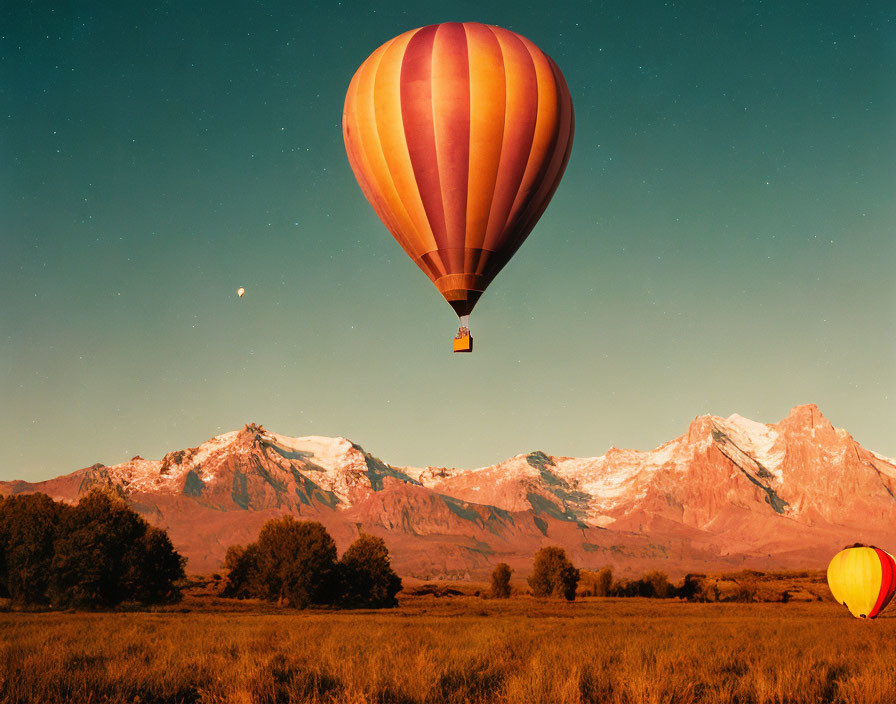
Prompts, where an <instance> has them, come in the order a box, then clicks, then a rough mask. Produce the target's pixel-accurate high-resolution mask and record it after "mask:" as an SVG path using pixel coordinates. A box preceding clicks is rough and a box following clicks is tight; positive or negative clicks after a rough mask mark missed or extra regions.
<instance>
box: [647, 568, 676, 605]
mask: <svg viewBox="0 0 896 704" xmlns="http://www.w3.org/2000/svg"><path fill="white" fill-rule="evenodd" d="M641 582H642V583H643V585H644V588H643V589H642V591H643V592H644V593H643V596H648V597H653V598H656V599H665V598H666V597H668V596H671V594H672V585H671V584H669V577H668V575H667V574H666V573H665V572H659V571H657V572H648V573H647V574H645V575H644V576H643V577H642V578H641Z"/></svg>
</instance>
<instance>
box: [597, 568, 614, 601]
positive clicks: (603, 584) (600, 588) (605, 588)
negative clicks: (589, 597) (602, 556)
mask: <svg viewBox="0 0 896 704" xmlns="http://www.w3.org/2000/svg"><path fill="white" fill-rule="evenodd" d="M612 591H613V568H612V567H604V568H603V569H602V570H600V571H599V572H598V573H597V577H596V578H595V580H594V595H595V596H610V594H611V592H612Z"/></svg>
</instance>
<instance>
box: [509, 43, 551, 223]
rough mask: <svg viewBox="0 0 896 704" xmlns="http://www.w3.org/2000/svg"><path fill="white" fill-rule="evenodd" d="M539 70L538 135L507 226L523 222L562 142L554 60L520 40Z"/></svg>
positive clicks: (533, 139) (536, 124)
mask: <svg viewBox="0 0 896 704" xmlns="http://www.w3.org/2000/svg"><path fill="white" fill-rule="evenodd" d="M520 39H521V41H522V42H523V44H524V45H525V46H526V49H527V50H528V51H529V55H530V56H531V57H532V63H533V65H534V66H535V74H536V76H537V79H538V113H537V118H536V121H535V134H534V135H533V137H532V148H531V150H530V151H529V160H528V162H527V164H526V171H525V172H524V174H523V180H522V181H521V182H520V187H519V190H518V192H517V194H516V198H515V200H514V202H513V207H512V208H511V209H510V213H509V215H508V217H507V223H506V224H505V227H506V226H509V225H510V224H511V223H514V222H516V221H517V220H518V219H523V218H521V215H520V214H521V213H522V212H523V211H525V210H526V209H527V208H528V207H529V205H530V204H531V203H532V201H533V199H534V198H535V195H536V192H537V190H538V186H539V184H540V183H541V182H542V180H543V179H544V174H545V172H546V171H547V168H548V166H549V165H550V162H551V156H552V155H553V153H554V150H555V149H556V146H557V140H558V139H559V138H560V104H561V96H560V91H559V86H558V84H557V80H556V78H555V76H554V71H553V69H552V68H551V64H550V60H549V59H548V57H547V56H545V55H544V53H543V52H542V51H541V49H539V48H538V47H537V46H535V45H534V44H533V43H532V42H530V41H529V40H528V39H526V38H524V37H520Z"/></svg>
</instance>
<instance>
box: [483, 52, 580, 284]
mask: <svg viewBox="0 0 896 704" xmlns="http://www.w3.org/2000/svg"><path fill="white" fill-rule="evenodd" d="M547 59H548V62H549V63H550V65H551V68H552V71H553V73H554V76H555V80H556V81H557V86H558V91H557V95H558V102H559V106H558V108H559V115H558V120H559V124H558V127H557V141H556V142H555V143H554V144H553V145H552V147H551V159H550V161H549V162H548V164H547V167H546V168H545V170H544V173H542V174H541V175H540V177H539V179H540V181H539V186H538V189H537V190H536V191H535V193H534V195H532V196H531V198H530V200H529V203H528V204H527V207H526V209H525V210H524V211H523V212H521V213H520V214H519V216H518V219H517V221H516V222H514V223H508V225H507V232H508V233H511V234H516V233H518V234H516V236H515V237H514V238H513V239H512V241H510V242H508V245H507V246H508V257H507V258H508V259H509V258H510V257H511V256H513V254H514V253H516V251H517V250H518V249H519V248H520V246H521V245H522V244H523V242H524V241H525V239H526V237H527V236H528V234H529V233H530V232H531V231H532V228H533V227H535V223H537V222H538V220H539V218H541V216H542V214H543V213H544V211H545V209H547V207H548V203H550V202H551V198H552V197H553V195H554V193H555V191H556V190H557V188H558V187H559V185H560V180H561V179H562V178H563V172H564V171H565V170H566V165H567V163H568V162H569V155H570V152H571V150H572V141H573V134H574V131H575V116H574V114H573V109H572V99H571V98H570V96H569V90H568V89H567V87H566V81H565V80H564V79H563V75H562V74H561V73H560V69H559V68H557V65H556V64H555V63H554V61H553V60H552V59H551V58H550V57H547ZM496 273H497V272H496Z"/></svg>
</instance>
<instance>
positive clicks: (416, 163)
mask: <svg viewBox="0 0 896 704" xmlns="http://www.w3.org/2000/svg"><path fill="white" fill-rule="evenodd" d="M438 29H439V28H438V25H433V26H431V27H425V28H423V29H421V30H420V31H419V32H417V33H416V34H415V35H414V36H413V37H412V38H411V41H410V42H408V45H407V48H406V49H405V52H404V58H403V59H402V62H401V119H402V125H403V127H404V136H405V140H406V142H407V145H408V153H409V154H410V157H411V165H412V166H413V169H414V178H415V179H416V181H417V188H418V190H419V191H420V198H421V200H422V201H423V207H424V208H425V209H426V216H427V219H428V220H429V225H430V227H431V228H432V234H433V236H434V237H435V241H436V245H437V247H438V248H439V249H447V248H448V247H449V246H450V243H449V242H448V232H447V230H446V227H445V210H444V207H443V205H442V186H441V184H440V183H439V161H438V154H437V152H436V132H435V124H434V122H435V121H434V119H433V109H432V50H433V43H434V42H435V37H436V32H437V31H438Z"/></svg>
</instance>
